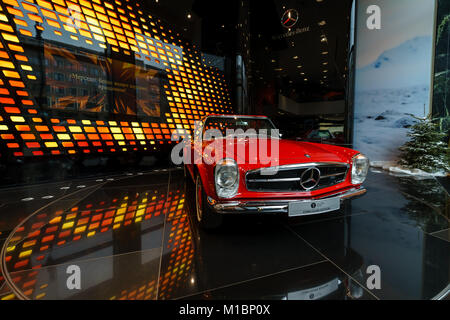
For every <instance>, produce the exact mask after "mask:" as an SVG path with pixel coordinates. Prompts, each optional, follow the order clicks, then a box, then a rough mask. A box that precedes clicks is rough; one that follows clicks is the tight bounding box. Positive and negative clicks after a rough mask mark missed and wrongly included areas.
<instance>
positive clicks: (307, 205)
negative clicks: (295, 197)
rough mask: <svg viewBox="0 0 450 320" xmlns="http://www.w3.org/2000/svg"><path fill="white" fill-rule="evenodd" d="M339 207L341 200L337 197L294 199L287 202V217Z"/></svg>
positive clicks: (337, 208) (333, 209)
mask: <svg viewBox="0 0 450 320" xmlns="http://www.w3.org/2000/svg"><path fill="white" fill-rule="evenodd" d="M340 207H341V200H340V199H339V198H329V199H323V200H304V201H294V202H290V203H289V217H297V216H303V215H309V214H318V213H325V212H330V211H335V210H339V208H340Z"/></svg>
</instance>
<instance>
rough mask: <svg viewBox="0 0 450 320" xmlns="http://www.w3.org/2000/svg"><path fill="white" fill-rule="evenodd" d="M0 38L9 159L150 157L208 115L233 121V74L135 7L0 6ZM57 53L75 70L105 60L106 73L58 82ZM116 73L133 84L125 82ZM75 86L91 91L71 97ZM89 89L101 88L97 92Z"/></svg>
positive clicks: (4, 144)
mask: <svg viewBox="0 0 450 320" xmlns="http://www.w3.org/2000/svg"><path fill="white" fill-rule="evenodd" d="M0 34H1V37H0V39H1V42H0V144H1V148H0V153H1V158H4V157H5V155H7V156H10V155H12V156H14V157H25V156H44V155H71V154H80V153H81V154H89V153H94V154H99V153H114V152H130V151H151V150H156V149H157V148H158V146H161V145H167V144H170V143H171V134H172V133H173V132H174V131H176V130H186V131H187V132H189V133H190V132H192V130H193V129H194V122H195V121H196V120H198V119H200V118H201V117H203V116H205V115H208V114H212V113H216V114H217V113H232V112H233V110H232V107H231V100H230V96H229V90H228V87H227V83H226V80H225V76H224V74H223V73H221V72H220V71H219V70H217V69H215V68H212V67H209V66H207V65H205V64H204V63H203V62H202V60H201V53H200V52H198V51H197V50H196V49H195V48H194V47H193V46H191V45H190V44H189V43H184V42H183V41H182V40H181V37H180V35H179V34H176V32H174V31H172V30H171V28H170V26H167V25H165V24H164V23H163V22H162V21H161V20H159V19H157V18H155V17H153V16H151V15H149V14H147V13H144V11H143V10H141V8H140V5H139V3H138V2H136V1H127V0H121V1H119V0H116V1H103V0H90V1H87V0H72V1H69V0H29V1H23V0H0ZM46 48H47V49H46ZM49 48H60V49H59V50H61V51H63V50H65V52H67V53H68V55H69V56H71V58H69V59H66V62H67V61H68V62H69V63H70V61H72V62H73V61H76V59H78V58H79V57H80V56H84V57H88V58H89V59H91V60H95V57H96V56H97V57H98V59H97V60H98V61H95V63H94V61H93V63H92V65H96V66H100V65H101V64H102V63H104V66H103V67H102V68H101V70H103V71H101V72H99V71H98V70H92V72H94V74H93V75H91V76H86V77H87V78H80V74H82V73H83V72H85V73H86V72H88V71H89V70H87V71H86V70H83V69H80V70H78V71H77V72H72V73H68V74H64V73H57V72H49V70H52V67H51V66H49V63H51V61H49V60H51V59H49V58H50V56H51V53H52V52H53V53H54V52H55V49H49ZM52 50H53V51H52ZM100 57H102V58H100ZM102 59H103V60H102ZM101 60H102V61H103V62H102V61H101ZM117 60H120V61H122V62H121V63H116V64H114V63H112V61H117ZM80 61H82V60H80ZM53 63H55V62H54V61H53ZM130 64H131V65H132V66H130ZM82 66H83V64H82V63H81V67H82ZM133 66H134V67H133ZM61 67H64V66H61ZM74 68H75V66H74ZM114 68H116V69H117V68H119V69H120V68H122V69H124V70H119V71H118V72H119V73H120V72H121V71H123V72H122V73H127V72H128V75H127V76H125V77H122V78H120V79H119V80H117V77H115V76H114V75H112V74H114V73H115V74H117V72H115V71H114V72H112V71H111V69H114ZM130 68H131V69H130ZM57 69H58V68H57V67H54V68H53V70H57ZM105 70H106V71H105ZM130 70H131V71H130ZM102 72H103V73H102ZM130 72H131V73H130ZM133 74H134V79H133ZM157 74H158V77H156V75H157ZM162 75H164V76H162ZM67 76H70V77H72V79H71V81H73V80H74V78H76V80H77V81H80V82H83V81H84V87H83V85H80V87H79V88H78V89H77V90H78V91H77V90H72V91H71V92H67V91H68V90H70V88H68V85H67V81H68V79H67ZM46 77H49V79H46ZM77 77H78V78H77ZM89 77H90V78H89ZM161 77H162V78H164V81H162V80H161V79H162V78H161ZM89 79H97V80H98V79H100V80H101V81H102V83H101V85H99V86H94V88H95V87H98V90H97V91H95V92H91V91H89V90H88V88H87V87H92V86H89V83H86V81H89ZM44 80H45V81H44ZM127 81H128V83H127ZM129 81H131V83H129ZM58 82H59V83H61V85H58ZM64 82H65V85H64ZM69 83H70V82H69ZM120 86H128V87H126V88H120ZM158 86H159V87H158ZM130 88H131V89H130ZM145 88H148V92H146V91H145V90H144V89H145ZM102 90H103V91H102ZM121 90H122V91H121ZM133 90H134V91H133ZM80 91H81V92H80ZM116 92H120V94H119V93H117V94H116ZM130 92H131V95H130ZM158 95H160V96H161V97H162V98H161V99H160V101H158V99H157V97H158ZM111 96H113V97H112V98H111ZM130 97H131V98H130ZM155 97H156V98H155ZM133 99H134V100H135V101H134V100H133ZM105 100H107V103H106V102H105ZM129 100H133V101H134V102H133V106H132V107H130V106H129V105H128V103H129ZM162 102H164V104H166V105H165V106H162ZM49 105H50V106H53V107H52V108H51V109H52V110H50V111H49V109H48V108H45V110H44V107H48V106H49ZM107 105H108V106H107ZM106 106H107V107H106ZM66 108H68V109H70V110H72V111H71V112H65V113H58V112H57V110H54V109H66ZM106 109H108V110H106ZM44 111H45V112H44ZM102 112H103V113H104V112H106V114H105V115H103V114H102V116H101V117H100V116H98V115H99V114H101V113H102ZM122 114H123V115H122Z"/></svg>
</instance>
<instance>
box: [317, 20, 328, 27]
mask: <svg viewBox="0 0 450 320" xmlns="http://www.w3.org/2000/svg"><path fill="white" fill-rule="evenodd" d="M326 24H327V22H326V21H325V20H322V21H320V22H319V23H318V25H319V26H324V25H326Z"/></svg>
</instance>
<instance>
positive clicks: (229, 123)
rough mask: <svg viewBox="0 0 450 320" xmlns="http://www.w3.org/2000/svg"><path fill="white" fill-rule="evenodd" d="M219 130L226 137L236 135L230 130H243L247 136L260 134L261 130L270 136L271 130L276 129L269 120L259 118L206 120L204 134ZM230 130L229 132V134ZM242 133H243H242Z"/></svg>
mask: <svg viewBox="0 0 450 320" xmlns="http://www.w3.org/2000/svg"><path fill="white" fill-rule="evenodd" d="M211 129H215V130H219V131H220V132H221V133H222V135H223V136H224V137H226V136H229V135H230V133H231V135H235V134H234V132H233V131H230V130H234V131H236V130H243V131H244V134H245V135H247V136H248V135H252V134H260V130H266V132H265V134H267V135H270V134H271V130H274V129H276V128H275V126H274V125H273V123H272V121H270V120H269V119H268V118H259V117H210V118H208V119H207V120H206V122H205V126H204V128H203V132H205V131H207V130H211ZM227 130H228V132H227ZM241 133H242V132H241Z"/></svg>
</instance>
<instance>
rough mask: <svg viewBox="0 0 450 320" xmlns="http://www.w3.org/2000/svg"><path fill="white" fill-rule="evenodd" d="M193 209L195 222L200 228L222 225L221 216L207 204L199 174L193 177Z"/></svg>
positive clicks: (212, 228) (210, 228)
mask: <svg viewBox="0 0 450 320" xmlns="http://www.w3.org/2000/svg"><path fill="white" fill-rule="evenodd" d="M195 209H196V210H195V211H196V212H195V213H196V218H197V222H198V224H199V225H200V227H201V228H202V229H205V230H214V229H217V228H219V227H220V226H221V225H222V222H223V216H222V215H221V214H220V213H217V212H216V211H214V209H213V208H212V207H211V206H210V205H209V204H208V201H207V199H206V194H205V192H204V190H203V184H202V179H201V178H200V175H199V174H197V176H196V178H195Z"/></svg>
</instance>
